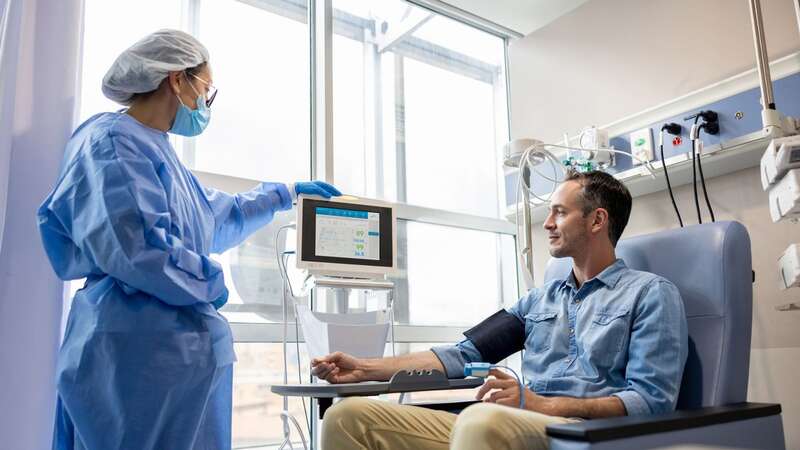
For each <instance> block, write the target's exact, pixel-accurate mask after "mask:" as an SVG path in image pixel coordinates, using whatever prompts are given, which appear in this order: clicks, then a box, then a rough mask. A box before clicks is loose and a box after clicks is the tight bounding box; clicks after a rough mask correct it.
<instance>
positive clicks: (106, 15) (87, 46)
mask: <svg viewBox="0 0 800 450" xmlns="http://www.w3.org/2000/svg"><path fill="white" fill-rule="evenodd" d="M84 11H85V16H84V30H83V51H82V53H83V64H82V69H81V87H80V93H81V96H80V114H79V115H78V116H79V121H80V122H83V121H84V120H86V119H88V118H89V117H91V116H93V115H95V114H97V113H100V112H106V111H116V110H119V109H121V108H122V106H120V105H119V104H117V103H114V102H112V101H111V100H109V99H107V98H106V97H105V96H104V95H103V92H102V91H101V90H100V88H101V86H102V85H103V76H105V74H106V72H107V71H108V69H109V68H110V67H111V64H112V63H113V62H114V60H115V59H116V58H117V56H118V55H119V54H120V53H122V52H123V51H124V50H125V49H126V48H128V47H130V46H131V45H133V43H134V42H136V41H138V40H139V39H141V38H143V37H145V36H146V35H147V34H149V33H152V32H153V31H155V30H158V29H161V28H179V27H180V24H181V2H179V1H172V2H164V1H163V0H142V1H137V2H128V1H124V0H116V1H108V0H86V3H85V7H84ZM153 11H158V12H159V13H158V14H153ZM123 17H124V18H125V19H124V20H121V18H123Z"/></svg>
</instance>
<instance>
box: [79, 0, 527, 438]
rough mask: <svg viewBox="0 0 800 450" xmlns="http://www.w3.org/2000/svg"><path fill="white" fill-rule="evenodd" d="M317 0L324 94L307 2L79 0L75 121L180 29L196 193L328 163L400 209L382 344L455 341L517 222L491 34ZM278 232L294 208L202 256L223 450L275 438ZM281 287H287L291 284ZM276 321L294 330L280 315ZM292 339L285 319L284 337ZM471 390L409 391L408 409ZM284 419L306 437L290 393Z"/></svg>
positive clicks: (506, 288)
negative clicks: (189, 48) (214, 263)
mask: <svg viewBox="0 0 800 450" xmlns="http://www.w3.org/2000/svg"><path fill="white" fill-rule="evenodd" d="M311 1H317V0H311ZM331 2H332V3H331V5H332V9H333V11H332V22H333V29H332V30H326V33H330V39H331V43H332V47H333V57H332V63H331V64H332V66H331V69H332V74H333V79H332V84H333V89H332V93H331V95H330V97H324V96H322V95H320V94H319V93H316V94H315V93H314V91H312V89H311V86H313V85H315V84H314V82H315V81H316V80H314V76H315V74H314V73H312V72H311V70H310V68H311V67H314V64H312V63H315V64H316V63H319V61H312V60H311V55H312V52H311V51H310V50H311V44H312V42H311V38H310V36H312V33H311V31H312V26H313V27H316V26H317V25H316V24H314V23H313V21H312V23H311V24H310V25H311V26H310V25H309V23H308V10H309V5H310V0H168V1H163V0H162V1H156V0H142V1H140V2H136V3H131V2H126V1H122V0H113V1H111V0H102V1H101V0H86V6H85V25H84V41H83V42H84V47H83V59H84V60H83V72H82V77H81V82H82V85H81V91H80V92H81V96H80V107H81V109H80V118H81V121H83V120H85V119H87V118H88V117H89V116H91V115H93V114H95V113H97V112H102V111H110V110H118V109H120V108H121V107H120V106H119V105H115V104H114V103H112V102H111V101H109V100H107V99H105V98H104V97H103V95H102V92H101V91H100V86H101V81H102V77H103V75H104V74H105V72H106V70H107V69H108V67H110V65H111V63H112V62H113V60H114V58H115V57H116V56H117V55H118V54H119V53H120V52H122V51H123V50H124V49H125V48H127V47H128V46H130V45H131V44H132V43H134V42H135V41H136V40H137V39H139V38H141V37H143V36H145V35H146V34H148V33H150V32H152V31H154V30H156V29H159V28H178V29H183V30H184V31H187V32H190V33H193V34H194V35H196V36H197V37H198V38H199V39H200V40H201V42H203V43H204V44H205V45H206V46H207V47H208V49H209V52H210V55H211V60H210V63H211V68H212V71H213V77H214V84H215V85H216V87H217V88H219V90H220V94H219V96H218V97H217V99H216V101H215V102H214V105H213V108H212V119H211V125H210V126H209V128H208V130H207V131H206V132H205V133H203V134H202V135H200V136H198V137H196V138H182V137H175V136H171V139H172V142H173V145H174V146H175V148H176V151H177V153H178V155H179V156H180V157H181V160H182V161H183V163H184V164H185V165H186V166H187V167H189V168H190V169H193V170H194V171H195V173H196V174H197V175H198V177H199V178H200V180H201V182H203V183H205V184H208V185H210V186H214V187H217V188H219V189H223V190H226V191H228V192H241V191H245V190H248V189H250V188H252V187H253V185H254V184H255V183H256V182H257V181H261V180H264V181H278V182H292V181H296V180H302V179H309V178H310V176H311V173H312V170H311V168H312V167H315V166H316V163H317V161H316V160H315V158H316V159H319V158H324V157H325V156H326V152H332V155H333V161H334V182H335V184H336V185H337V187H339V188H340V189H341V190H342V191H344V192H346V193H351V194H355V195H361V196H366V197H375V198H381V199H384V200H387V201H390V202H395V203H396V204H397V209H398V217H399V218H400V219H401V220H400V221H399V230H398V237H399V242H398V258H399V264H400V268H401V272H400V274H399V275H398V276H397V277H396V278H395V279H394V281H395V285H396V289H395V292H394V297H393V298H394V306H395V325H396V326H395V328H396V329H397V337H398V339H397V346H396V350H397V351H398V353H406V352H409V351H418V350H424V349H427V348H430V346H431V345H432V344H430V342H453V341H457V340H458V339H459V338H460V336H461V332H462V331H464V330H465V329H466V328H467V327H469V326H472V325H474V324H475V323H476V322H478V321H480V320H482V319H483V318H485V317H486V316H488V315H489V314H491V313H493V312H494V311H496V310H497V309H498V308H500V307H502V306H508V305H510V304H513V302H514V301H516V299H517V293H518V287H517V271H516V258H515V249H514V245H515V241H514V239H515V227H514V226H513V225H511V224H509V223H507V222H505V221H504V220H501V217H502V216H501V211H502V209H503V208H504V207H505V204H506V202H505V189H504V179H503V177H502V168H501V155H500V150H499V149H500V148H501V146H502V144H503V143H505V142H506V141H507V140H508V117H507V98H506V67H505V45H506V39H505V38H501V37H497V36H495V35H493V34H490V33H487V32H485V31H481V30H479V29H477V28H474V27H472V26H470V25H466V24H465V23H462V22H458V21H455V20H453V19H450V18H448V17H445V16H442V15H440V14H437V13H435V12H432V11H430V10H428V9H425V8H422V7H419V6H415V5H413V4H411V3H408V2H405V1H402V0H331ZM320 4H321V3H320ZM317 7H318V8H319V7H320V6H319V4H318V5H317ZM153 11H158V14H154V13H153ZM120 17H125V19H126V20H119V18H120ZM323 38H324V36H319V33H317V35H316V39H323ZM330 99H332V102H333V109H332V111H333V117H332V123H333V145H332V148H330V149H324V148H317V149H316V156H314V153H313V152H312V147H313V145H314V143H313V142H312V141H311V139H310V136H311V131H312V130H311V128H310V127H311V121H310V117H312V114H311V112H312V106H311V105H312V104H316V105H317V108H321V107H322V106H320V105H324V102H325V101H328V100H330ZM317 126H321V124H317ZM293 220H294V213H293V212H286V213H279V214H277V215H276V217H275V219H274V221H273V222H272V223H271V224H270V225H268V226H267V227H264V228H263V229H261V230H259V231H258V232H256V233H254V234H253V235H252V236H251V237H250V238H249V239H248V240H247V241H246V242H244V243H243V244H242V245H241V246H239V247H238V248H235V249H232V250H230V251H228V252H226V253H225V254H223V255H214V257H215V258H217V259H218V260H219V261H220V262H221V263H222V265H223V268H224V270H225V278H226V280H227V284H228V288H229V290H230V296H229V302H228V304H227V305H226V307H225V308H224V309H223V313H224V314H225V315H226V317H227V318H228V320H229V321H230V322H231V324H232V328H233V330H234V336H235V337H236V339H237V343H236V352H237V355H238V363H237V364H236V365H235V367H234V394H233V395H234V398H233V410H234V411H233V441H234V442H233V444H234V447H235V448H266V447H271V446H277V445H279V444H280V443H281V442H282V440H283V429H282V422H281V417H280V412H281V410H282V408H283V402H282V399H281V398H280V397H278V396H276V395H273V394H272V393H271V392H270V391H269V388H270V386H271V385H272V384H275V383H281V382H283V373H284V367H283V359H282V358H283V356H282V355H283V353H282V346H281V340H282V331H283V330H282V320H283V309H282V297H281V292H282V291H281V289H282V279H281V277H280V274H279V271H278V260H277V256H278V255H277V254H276V252H277V251H276V249H286V250H293V249H294V242H295V239H296V236H295V233H294V230H292V229H287V230H282V232H281V233H278V230H280V229H281V228H282V227H284V226H286V225H288V224H290V223H291V222H292V221H293ZM288 264H289V266H292V265H293V260H292V258H291V257H289V260H288ZM290 275H294V276H298V274H296V273H292V274H290ZM293 282H294V283H295V285H296V286H299V285H300V284H301V282H302V276H300V277H299V278H296V279H294V280H293ZM73 287H75V286H73ZM70 298H71V296H70ZM350 298H351V299H352V301H351V306H352V307H354V308H356V309H359V308H361V309H363V308H367V309H374V308H377V307H380V305H383V304H385V302H386V298H385V297H384V296H382V294H377V295H369V294H366V293H363V292H360V293H359V292H353V293H351V297H350ZM299 301H300V302H301V303H304V304H308V303H309V302H310V303H311V304H312V305H314V306H315V308H317V309H319V310H323V311H324V310H328V311H330V310H331V308H332V307H333V305H334V302H333V300H332V298H329V297H327V294H326V293H324V291H323V292H320V293H315V294H314V295H312V296H308V297H305V298H302V299H300V300H299ZM288 315H289V320H290V321H293V320H294V319H293V311H292V308H289V310H288ZM293 329H294V324H293V323H292V324H290V334H292V333H294V331H293ZM292 335H293V334H292ZM288 356H289V358H288V361H287V364H288V368H289V371H288V372H289V380H290V382H296V381H297V380H298V378H297V377H298V371H299V372H301V374H300V376H301V378H300V379H302V380H303V381H307V380H308V372H307V370H308V369H307V368H308V357H307V355H306V354H305V348H304V346H302V345H301V349H300V355H299V357H300V364H299V366H298V362H297V356H298V355H297V351H296V350H295V346H294V344H290V345H289V346H288ZM473 395H474V392H471V391H460V392H451V393H438V394H434V393H431V394H418V395H415V397H414V400H415V401H416V400H426V399H431V400H432V399H435V398H437V399H438V398H449V399H466V398H470V397H471V396H473ZM306 409H307V410H308V411H307V412H308V414H309V415H310V414H311V411H310V410H309V405H308V404H306ZM289 412H290V413H291V414H292V415H294V417H296V418H297V419H298V421H300V422H301V423H302V426H303V428H304V431H305V432H306V433H308V425H307V424H306V423H304V417H305V412H304V409H303V404H302V403H301V402H300V401H299V400H298V399H291V400H290V402H289ZM312 428H313V427H312ZM293 436H295V438H296V437H297V434H296V432H294V431H293ZM306 436H308V434H306ZM295 445H298V443H297V442H295Z"/></svg>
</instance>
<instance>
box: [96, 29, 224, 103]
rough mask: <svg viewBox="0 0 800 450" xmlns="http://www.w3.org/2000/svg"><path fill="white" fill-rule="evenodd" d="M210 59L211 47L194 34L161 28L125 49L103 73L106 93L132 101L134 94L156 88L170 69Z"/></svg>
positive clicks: (184, 68) (181, 68)
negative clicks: (104, 73) (202, 42)
mask: <svg viewBox="0 0 800 450" xmlns="http://www.w3.org/2000/svg"><path fill="white" fill-rule="evenodd" d="M207 61H208V50H206V48H205V47H204V46H203V44H201V43H200V41H198V40H197V39H195V38H194V36H192V35H190V34H188V33H184V32H183V31H178V30H159V31H156V32H155V33H152V34H150V35H148V36H146V37H145V38H144V39H142V40H140V41H139V42H137V43H135V44H133V46H131V47H130V48H128V49H127V50H125V51H124V52H122V54H121V55H119V56H118V57H117V59H116V61H114V64H112V65H111V68H110V69H108V72H106V76H105V77H103V94H104V95H105V96H106V97H108V98H110V99H111V100H114V101H115V102H117V103H121V104H123V105H129V104H130V103H131V98H132V97H133V94H141V93H145V92H150V91H154V90H155V89H156V88H158V86H159V85H160V84H161V81H163V80H164V78H166V77H167V75H168V74H169V72H178V71H182V70H186V69H188V68H191V67H196V66H199V65H200V64H202V63H204V62H207Z"/></svg>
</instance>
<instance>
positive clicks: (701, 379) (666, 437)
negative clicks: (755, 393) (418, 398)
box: [416, 222, 785, 450]
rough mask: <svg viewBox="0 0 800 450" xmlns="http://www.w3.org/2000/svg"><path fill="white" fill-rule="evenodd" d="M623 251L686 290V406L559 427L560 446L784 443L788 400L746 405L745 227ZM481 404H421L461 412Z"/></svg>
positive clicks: (641, 240)
mask: <svg viewBox="0 0 800 450" xmlns="http://www.w3.org/2000/svg"><path fill="white" fill-rule="evenodd" d="M617 256H618V257H620V258H622V259H623V260H625V263H626V264H627V266H628V267H630V268H631V269H637V270H644V271H648V272H652V273H655V274H658V275H661V276H663V277H664V278H666V279H668V280H670V281H672V282H673V283H675V285H676V286H678V289H679V290H680V293H681V297H682V298H683V303H684V306H685V309H686V316H687V319H688V325H689V356H688V359H687V361H686V368H685V369H684V373H683V380H682V383H681V390H680V393H679V396H678V405H677V411H675V412H673V413H668V414H658V415H651V416H641V417H636V416H634V417H617V418H612V419H594V420H587V421H584V422H579V423H570V424H563V425H550V426H548V427H547V435H548V436H549V438H550V447H551V449H552V450H579V449H580V450H584V449H585V450H588V449H591V450H610V449H614V450H627V449H636V450H638V449H648V448H660V449H667V448H670V449H678V448H680V449H689V448H705V449H709V448H715V449H716V448H736V449H784V448H785V441H784V436H783V424H782V420H781V406H780V405H779V404H764V403H747V402H746V400H747V379H748V376H749V370H750V331H751V327H752V310H753V287H752V283H753V277H754V274H753V271H752V263H751V259H750V237H749V235H748V234H747V230H746V229H745V227H744V226H743V225H742V224H740V223H738V222H716V223H710V224H703V225H695V226H689V227H686V228H678V229H674V230H667V231H661V232H658V233H653V234H648V235H645V236H637V237H633V238H630V239H623V240H621V241H620V242H619V244H618V245H617ZM571 268H572V260H571V259H570V258H562V259H551V261H550V263H549V264H548V266H547V269H546V272H545V281H549V280H553V279H563V278H565V277H567V276H568V275H569V274H570V270H571ZM472 403H474V402H472V401H467V402H452V403H438V404H416V405H417V406H423V407H426V408H432V409H439V410H445V411H450V412H455V413H458V412H460V411H461V410H462V409H463V408H465V407H468V406H469V405H470V404H472Z"/></svg>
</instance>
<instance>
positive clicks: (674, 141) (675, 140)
mask: <svg viewBox="0 0 800 450" xmlns="http://www.w3.org/2000/svg"><path fill="white" fill-rule="evenodd" d="M682 142H683V139H681V137H680V136H675V137H674V138H673V139H672V146H673V147H677V146H679V145H681V143H682Z"/></svg>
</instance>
